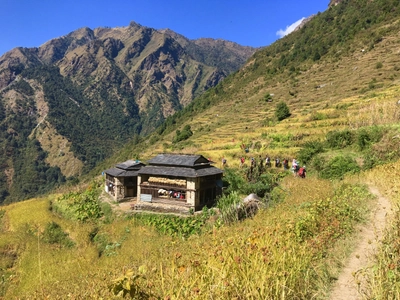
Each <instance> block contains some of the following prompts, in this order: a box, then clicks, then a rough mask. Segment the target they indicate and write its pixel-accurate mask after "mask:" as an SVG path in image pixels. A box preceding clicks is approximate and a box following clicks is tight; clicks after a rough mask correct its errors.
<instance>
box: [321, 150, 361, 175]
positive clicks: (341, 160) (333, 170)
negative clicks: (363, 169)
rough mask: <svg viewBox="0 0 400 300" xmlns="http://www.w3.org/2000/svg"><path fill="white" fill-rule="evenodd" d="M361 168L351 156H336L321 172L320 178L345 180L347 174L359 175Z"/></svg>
mask: <svg viewBox="0 0 400 300" xmlns="http://www.w3.org/2000/svg"><path fill="white" fill-rule="evenodd" d="M359 171H360V166H359V165H358V164H357V162H356V161H355V160H354V159H353V158H352V157H350V156H342V155H340V156H336V157H334V158H333V159H331V160H330V161H329V162H328V163H327V164H326V165H325V166H324V168H323V169H322V170H321V172H320V176H321V178H324V179H343V177H344V175H345V174H346V173H357V172H359Z"/></svg>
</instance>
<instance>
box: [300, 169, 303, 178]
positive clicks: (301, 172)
mask: <svg viewBox="0 0 400 300" xmlns="http://www.w3.org/2000/svg"><path fill="white" fill-rule="evenodd" d="M299 176H300V177H304V168H300V170H299Z"/></svg>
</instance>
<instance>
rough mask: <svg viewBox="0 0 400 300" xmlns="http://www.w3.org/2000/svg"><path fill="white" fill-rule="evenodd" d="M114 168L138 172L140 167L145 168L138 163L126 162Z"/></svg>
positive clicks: (142, 164)
mask: <svg viewBox="0 0 400 300" xmlns="http://www.w3.org/2000/svg"><path fill="white" fill-rule="evenodd" d="M115 166H116V167H117V168H119V169H123V170H139V169H140V168H141V167H143V166H145V164H144V163H141V162H140V161H134V160H127V161H125V162H123V163H120V164H117V165H115Z"/></svg>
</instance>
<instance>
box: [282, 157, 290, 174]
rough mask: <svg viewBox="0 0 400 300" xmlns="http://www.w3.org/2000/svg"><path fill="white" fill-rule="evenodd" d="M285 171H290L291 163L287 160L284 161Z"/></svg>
mask: <svg viewBox="0 0 400 300" xmlns="http://www.w3.org/2000/svg"><path fill="white" fill-rule="evenodd" d="M283 169H284V170H285V171H286V170H289V161H288V160H287V159H286V158H285V159H284V160H283Z"/></svg>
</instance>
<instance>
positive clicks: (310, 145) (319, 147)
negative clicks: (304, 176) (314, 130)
mask: <svg viewBox="0 0 400 300" xmlns="http://www.w3.org/2000/svg"><path fill="white" fill-rule="evenodd" d="M322 152H324V145H323V144H322V143H321V142H320V141H310V142H307V143H305V144H304V147H303V148H302V149H300V151H299V152H298V154H297V158H298V160H300V161H301V162H302V163H308V162H309V161H311V159H312V158H313V157H314V156H315V155H316V154H318V153H322Z"/></svg>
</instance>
